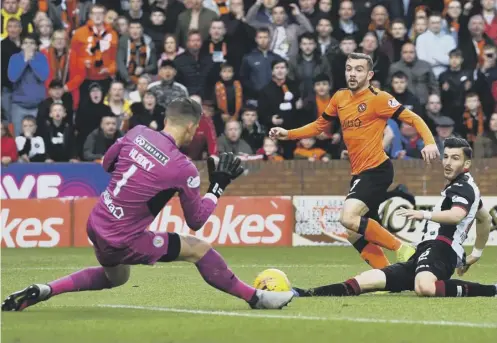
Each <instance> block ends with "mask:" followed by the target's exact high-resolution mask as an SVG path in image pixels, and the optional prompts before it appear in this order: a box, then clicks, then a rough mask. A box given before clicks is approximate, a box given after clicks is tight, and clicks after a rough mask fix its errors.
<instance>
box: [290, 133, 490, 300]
mask: <svg viewBox="0 0 497 343" xmlns="http://www.w3.org/2000/svg"><path fill="white" fill-rule="evenodd" d="M471 158H472V149H471V147H470V146H469V144H468V142H467V141H466V140H464V139H462V138H448V139H446V140H445V146H444V156H443V167H444V176H445V179H446V180H447V184H446V186H445V188H444V190H443V191H442V193H441V194H442V198H441V199H440V201H439V203H438V204H437V205H436V206H435V208H434V209H433V212H428V211H416V210H410V209H402V210H399V211H398V214H399V215H401V216H404V217H407V218H408V219H416V220H423V219H426V220H427V223H426V226H425V231H424V235H423V239H422V242H421V243H420V244H419V245H418V247H417V250H416V253H415V254H414V255H413V256H412V257H411V258H410V259H409V260H408V261H407V262H404V263H396V264H393V265H390V266H388V267H386V268H383V269H373V270H369V271H367V272H364V273H362V274H360V275H358V276H356V277H355V278H352V279H349V280H347V281H345V282H343V283H337V284H332V285H327V286H322V287H317V288H311V289H307V290H305V289H300V288H295V289H294V293H295V294H296V295H299V296H303V297H306V296H351V295H359V294H362V293H367V292H372V291H381V290H386V291H391V292H401V291H406V290H411V291H412V290H414V291H415V292H416V294H417V295H419V296H431V297H432V296H438V297H477V296H487V297H493V296H496V295H497V285H482V284H478V283H474V282H468V281H462V280H452V279H450V277H451V276H452V274H453V273H454V271H455V270H456V268H457V271H458V274H459V275H463V274H464V273H465V272H466V271H467V270H468V268H469V267H470V266H471V265H473V264H474V263H476V262H477V261H478V260H479V259H480V257H481V255H482V252H483V249H484V248H485V244H486V242H487V240H488V235H489V233H490V226H491V219H490V216H489V214H488V212H487V211H486V210H485V209H484V208H483V205H482V203H481V199H480V190H479V189H478V186H477V185H476V183H475V181H474V179H473V177H472V176H471V174H470V173H469V168H470V166H471ZM475 220H476V234H477V236H476V241H475V245H474V248H473V252H472V253H471V255H469V256H468V258H466V256H465V253H464V248H463V247H462V244H463V242H464V241H465V240H466V238H467V234H468V231H469V230H470V228H471V226H472V224H473V222H474V221H475Z"/></svg>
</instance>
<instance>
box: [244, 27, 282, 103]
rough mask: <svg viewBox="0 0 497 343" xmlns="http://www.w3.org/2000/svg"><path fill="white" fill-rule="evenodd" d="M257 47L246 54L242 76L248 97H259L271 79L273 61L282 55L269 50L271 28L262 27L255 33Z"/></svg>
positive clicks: (245, 93) (246, 96)
mask: <svg viewBox="0 0 497 343" xmlns="http://www.w3.org/2000/svg"><path fill="white" fill-rule="evenodd" d="M255 42H256V43H257V48H256V49H254V50H252V52H250V53H249V54H247V55H245V57H244V58H243V61H242V66H241V68H240V78H241V81H242V86H243V91H244V95H245V98H246V99H257V98H258V97H259V93H260V91H261V89H262V88H263V87H264V86H265V85H267V84H268V82H269V81H271V63H273V61H275V60H277V59H279V58H280V57H279V56H278V55H276V54H275V53H273V52H272V51H270V50H269V43H270V39H269V30H268V29H267V28H260V29H258V30H257V33H256V35H255Z"/></svg>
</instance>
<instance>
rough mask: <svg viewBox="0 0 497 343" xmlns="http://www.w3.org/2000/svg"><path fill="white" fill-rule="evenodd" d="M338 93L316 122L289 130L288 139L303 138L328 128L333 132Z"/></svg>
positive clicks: (336, 113)
mask: <svg viewBox="0 0 497 343" xmlns="http://www.w3.org/2000/svg"><path fill="white" fill-rule="evenodd" d="M336 94H337V93H335V95H333V97H332V98H331V100H330V102H329V103H328V106H326V109H325V111H324V113H323V114H322V115H321V116H320V117H319V118H318V119H317V120H315V121H314V122H312V123H310V124H307V125H305V126H302V127H300V128H298V129H295V130H290V131H288V138H287V139H292V140H293V139H302V138H309V137H314V136H317V135H319V134H320V133H321V132H323V131H325V130H327V131H328V132H331V130H330V129H331V124H332V122H333V121H334V120H336V119H337V116H338V111H337V95H336Z"/></svg>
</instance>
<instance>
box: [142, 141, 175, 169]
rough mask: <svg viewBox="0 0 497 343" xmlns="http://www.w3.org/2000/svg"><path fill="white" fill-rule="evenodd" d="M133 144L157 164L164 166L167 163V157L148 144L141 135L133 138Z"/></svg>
mask: <svg viewBox="0 0 497 343" xmlns="http://www.w3.org/2000/svg"><path fill="white" fill-rule="evenodd" d="M134 143H135V144H136V145H138V146H139V147H141V148H142V149H143V150H144V151H146V152H147V153H148V154H149V155H150V156H152V157H153V158H154V159H155V160H156V161H157V162H159V163H160V164H162V165H163V166H165V165H166V163H167V161H169V156H167V155H166V154H165V153H163V152H162V151H160V150H159V149H158V148H157V147H156V146H155V145H153V144H152V143H150V142H149V141H148V140H147V139H146V138H145V137H143V136H142V135H138V136H136V137H135V140H134Z"/></svg>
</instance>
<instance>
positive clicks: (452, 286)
mask: <svg viewBox="0 0 497 343" xmlns="http://www.w3.org/2000/svg"><path fill="white" fill-rule="evenodd" d="M435 287H436V291H435V295H436V296H438V297H494V296H495V295H496V293H497V287H496V286H495V285H482V284H479V283H475V282H468V281H463V280H446V281H437V282H435Z"/></svg>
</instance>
